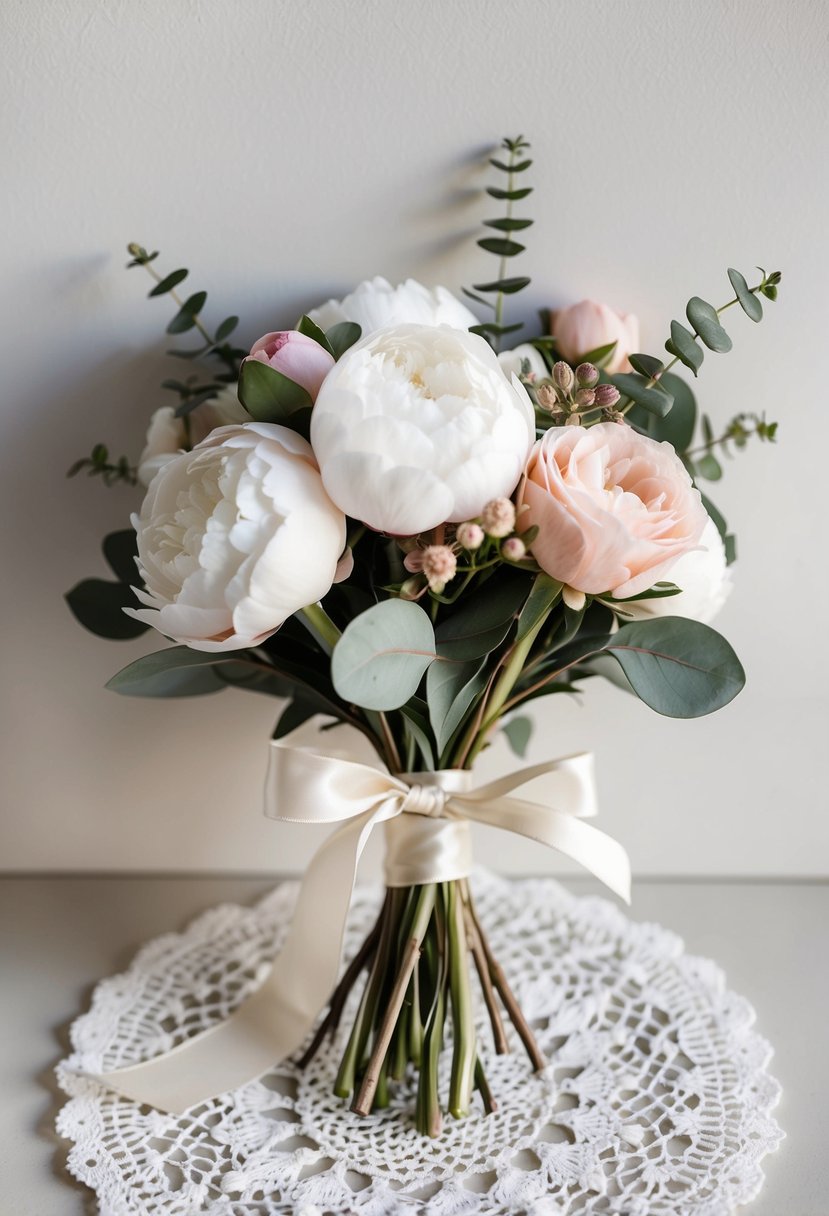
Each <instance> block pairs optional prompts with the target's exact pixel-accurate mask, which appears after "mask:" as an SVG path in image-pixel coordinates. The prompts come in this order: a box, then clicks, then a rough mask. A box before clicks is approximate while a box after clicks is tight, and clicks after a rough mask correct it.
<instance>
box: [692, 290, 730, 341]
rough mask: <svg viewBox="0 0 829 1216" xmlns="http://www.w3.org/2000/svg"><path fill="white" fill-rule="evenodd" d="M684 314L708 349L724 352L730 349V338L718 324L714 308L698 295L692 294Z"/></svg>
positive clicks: (718, 320)
mask: <svg viewBox="0 0 829 1216" xmlns="http://www.w3.org/2000/svg"><path fill="white" fill-rule="evenodd" d="M685 315H686V317H687V318H688V320H689V321H690V323H691V325H692V326H693V327H694V329H695V330H696V332H697V333H698V334H699V336H700V339H701V340H702V341H703V342H704V343H705V345H706V346H707V347H708V349H709V350H713V351H716V352H718V353H719V354H725V353H726V352H727V351H729V350H731V339H730V338H729V336H728V334H727V333H726V332H725V330H724V329H723V327H722V325H720V319H719V316H718V315H717V310H716V308H714V307H713V305H711V304H709V303H708V301H707V300H702V299H700V297H699V296H692V297H691V299H690V300H689V301H688V304H687V306H686V308H685Z"/></svg>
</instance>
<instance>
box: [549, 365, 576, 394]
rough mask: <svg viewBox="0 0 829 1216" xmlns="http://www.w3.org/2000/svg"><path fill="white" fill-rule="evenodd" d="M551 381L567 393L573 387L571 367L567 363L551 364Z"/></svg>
mask: <svg viewBox="0 0 829 1216" xmlns="http://www.w3.org/2000/svg"><path fill="white" fill-rule="evenodd" d="M553 383H554V384H555V385H556V386H557V387H558V388H560V389H561V391H562V392H563V393H569V392H570V389H571V388H572V387H573V369H572V367H570V365H569V363H556V364H554V366H553Z"/></svg>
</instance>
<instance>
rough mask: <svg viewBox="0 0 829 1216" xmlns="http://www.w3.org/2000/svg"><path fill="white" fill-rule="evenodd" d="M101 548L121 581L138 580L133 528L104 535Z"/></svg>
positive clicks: (136, 543)
mask: <svg viewBox="0 0 829 1216" xmlns="http://www.w3.org/2000/svg"><path fill="white" fill-rule="evenodd" d="M101 548H102V549H103V552H104V557H105V558H106V561H107V564H108V566H109V568H110V570H111V571H112V573H113V574H114V575H115V577H116V578H117V579H119V580H120V582H122V583H127V585H129V584H130V583H134V582H136V580H137V578H138V570H137V568H136V565H135V559H136V557H137V555H138V542H137V539H136V535H135V531H134V529H133V528H124V529H123V531H121V532H110V534H109V535H108V536H105V537H104V541H103V544H102V546H101ZM136 623H137V622H136Z"/></svg>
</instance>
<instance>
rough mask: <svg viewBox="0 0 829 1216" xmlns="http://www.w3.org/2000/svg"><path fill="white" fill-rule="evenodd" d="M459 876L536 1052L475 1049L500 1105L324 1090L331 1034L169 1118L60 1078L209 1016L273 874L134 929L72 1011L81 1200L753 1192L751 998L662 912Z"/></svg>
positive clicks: (765, 1126) (333, 1050) (172, 1040)
mask: <svg viewBox="0 0 829 1216" xmlns="http://www.w3.org/2000/svg"><path fill="white" fill-rule="evenodd" d="M473 889H474V894H475V899H476V903H477V906H478V909H479V912H480V915H481V917H482V919H483V921H484V923H485V925H486V928H487V932H488V935H489V938H490V941H491V943H492V946H493V949H494V950H495V953H496V955H497V956H498V957H499V958H500V960H501V961H502V963H503V964H504V967H505V969H506V971H507V973H508V976H509V980H510V983H511V984H512V985H513V987H514V989H515V990H516V993H517V995H518V997H519V1000H520V1002H521V1005H522V1008H523V1010H524V1012H525V1014H526V1015H527V1016H528V1018H529V1019H530V1021H531V1023H532V1025H533V1026H534V1028H535V1030H536V1034H537V1036H538V1039H539V1042H540V1045H541V1047H542V1049H544V1051H545V1052H546V1054H547V1057H548V1059H549V1060H550V1063H549V1065H548V1067H547V1069H546V1070H545V1071H544V1073H541V1074H536V1075H533V1074H532V1073H531V1072H530V1069H529V1064H528V1061H527V1059H526V1056H525V1055H524V1053H523V1051H522V1050H521V1048H520V1045H518V1044H517V1042H516V1043H515V1048H514V1051H513V1053H512V1054H510V1055H508V1056H501V1057H497V1056H494V1055H488V1057H487V1063H486V1068H487V1074H488V1077H489V1081H490V1085H491V1088H492V1091H493V1094H494V1096H495V1098H496V1099H497V1101H498V1104H499V1105H498V1110H497V1111H496V1112H495V1113H494V1114H492V1115H490V1116H489V1117H484V1115H483V1111H482V1109H481V1108H480V1107H478V1109H477V1111H476V1113H474V1114H473V1115H472V1116H471V1117H470V1118H468V1119H466V1120H464V1121H460V1122H454V1121H453V1120H451V1119H448V1118H447V1120H446V1123H445V1128H444V1133H443V1135H442V1136H441V1137H440V1138H439V1139H437V1140H433V1141H431V1140H428V1139H424V1138H422V1137H420V1136H418V1135H417V1134H416V1132H415V1131H414V1129H413V1127H412V1125H411V1120H410V1112H411V1110H412V1109H413V1103H414V1093H413V1088H412V1089H408V1088H406V1087H405V1086H404V1087H401V1091H398V1092H397V1094H396V1095H395V1096H394V1097H393V1101H392V1106H391V1107H390V1108H389V1109H388V1110H386V1111H382V1112H380V1113H379V1114H375V1115H373V1116H372V1117H370V1118H368V1119H361V1118H359V1117H358V1116H356V1115H352V1114H350V1113H349V1112H348V1109H347V1105H346V1104H345V1103H343V1102H342V1101H340V1100H338V1099H337V1098H335V1097H334V1096H333V1094H332V1093H331V1085H332V1081H333V1077H334V1073H335V1071H336V1068H337V1064H338V1061H339V1053H340V1051H341V1049H342V1047H343V1040H342V1037H340V1038H339V1039H338V1040H337V1041H336V1042H335V1043H334V1044H333V1046H332V1047H329V1048H328V1049H326V1050H323V1051H322V1052H320V1053H319V1055H318V1056H317V1057H316V1058H315V1059H314V1061H313V1063H312V1065H311V1066H310V1067H309V1068H308V1069H306V1070H305V1071H304V1072H300V1071H298V1070H297V1069H296V1068H294V1067H292V1066H291V1065H290V1064H281V1065H279V1066H278V1067H276V1068H274V1069H273V1071H272V1072H271V1073H269V1074H268V1075H267V1076H266V1077H264V1078H263V1079H262V1080H261V1081H256V1082H253V1083H251V1084H249V1085H247V1086H245V1087H244V1088H243V1089H241V1090H238V1091H236V1092H235V1093H233V1094H231V1095H229V1096H226V1097H224V1098H220V1099H217V1100H214V1101H211V1102H208V1103H205V1104H204V1105H202V1106H200V1107H195V1108H193V1109H192V1110H191V1111H190V1112H189V1113H188V1114H187V1115H185V1116H183V1117H180V1118H179V1117H176V1116H171V1115H164V1114H160V1113H159V1112H158V1111H154V1110H150V1109H149V1108H147V1107H139V1106H137V1105H135V1104H134V1103H132V1102H130V1101H128V1100H126V1099H124V1098H120V1097H117V1096H116V1095H114V1094H113V1093H111V1092H109V1091H107V1090H105V1089H104V1088H103V1087H102V1086H100V1085H99V1084H98V1083H97V1082H95V1081H94V1080H92V1079H90V1078H89V1077H86V1076H83V1075H81V1072H82V1071H90V1072H97V1071H100V1070H103V1069H108V1068H117V1067H120V1066H122V1065H125V1064H131V1063H135V1062H137V1061H139V1060H143V1059H146V1058H148V1057H150V1056H153V1055H155V1054H157V1053H158V1052H161V1051H166V1050H168V1049H169V1048H171V1047H173V1046H174V1045H175V1044H177V1043H179V1042H181V1040H182V1039H183V1038H185V1037H187V1036H188V1035H190V1034H192V1033H194V1032H195V1031H198V1030H202V1029H204V1028H206V1027H207V1026H211V1025H213V1024H215V1023H216V1022H217V1021H219V1020H220V1019H222V1018H224V1017H226V1016H227V1014H228V1013H229V1012H230V1011H231V1010H232V1009H233V1007H234V1006H235V1005H236V1004H237V1003H238V1002H239V1001H240V999H241V998H242V997H243V996H245V995H247V993H248V992H249V991H251V990H252V989H253V988H254V987H255V986H256V985H257V983H259V982H261V979H262V977H263V975H264V973H265V972H266V971H267V967H268V960H269V959H270V958H271V957H272V956H273V953H274V951H275V950H276V949H277V948H278V946H279V942H280V940H281V937H282V935H283V933H284V931H285V928H286V924H287V922H288V920H289V918H290V913H291V909H292V906H293V903H294V900H295V898H296V893H297V890H298V884H297V883H295V882H291V883H285V884H283V885H281V886H279V887H278V888H277V889H276V890H275V891H273V892H272V893H271V894H270V895H269V896H267V897H266V898H265V899H264V900H263V901H262V902H261V903H260V904H259V905H258V906H256V907H254V908H241V907H235V906H224V907H219V908H215V909H213V910H212V911H210V912H207V913H206V914H205V915H203V916H201V917H200V918H199V919H198V920H197V921H196V922H195V923H194V924H192V925H191V926H190V928H189V929H188V930H187V931H186V932H185V933H182V934H170V935H167V936H165V937H161V938H158V939H157V940H156V941H153V942H151V943H150V944H149V945H147V946H145V947H144V949H143V950H141V952H140V953H139V954H138V956H137V958H136V959H135V961H134V962H133V964H132V966H131V968H130V970H129V971H128V972H126V974H124V975H120V976H116V977H114V978H113V979H108V980H104V981H103V982H102V983H101V984H99V985H98V987H97V989H96V991H95V995H94V998H93V1001H92V1008H91V1011H90V1012H89V1013H87V1014H85V1015H84V1016H83V1017H80V1018H78V1020H77V1021H76V1022H75V1023H74V1025H73V1027H72V1042H73V1046H74V1049H75V1050H74V1054H73V1055H72V1056H71V1057H70V1058H69V1059H68V1060H65V1061H64V1062H63V1063H62V1064H61V1065H59V1067H58V1078H59V1081H60V1084H61V1086H62V1088H63V1089H64V1090H65V1092H66V1093H67V1094H69V1095H70V1098H71V1101H70V1102H69V1103H68V1104H67V1105H66V1106H65V1107H64V1108H63V1110H62V1111H61V1112H60V1114H59V1116H58V1124H57V1126H58V1131H59V1132H60V1134H61V1135H62V1136H64V1137H65V1138H67V1139H69V1140H71V1141H73V1142H74V1144H73V1147H72V1148H71V1150H70V1152H69V1161H68V1165H69V1169H70V1171H71V1173H72V1174H73V1175H74V1176H75V1177H76V1178H78V1179H80V1180H81V1181H82V1182H84V1183H86V1184H87V1186H89V1187H91V1188H92V1189H93V1190H94V1191H96V1192H97V1195H98V1199H99V1202H100V1212H101V1213H102V1216H201V1214H205V1216H277V1214H278V1216H283V1214H288V1213H298V1214H301V1216H322V1214H323V1213H324V1214H326V1216H327V1214H328V1213H334V1214H337V1216H340V1214H342V1213H355V1214H359V1216H387V1214H389V1213H398V1212H404V1213H409V1212H412V1213H435V1214H440V1216H454V1214H455V1213H467V1212H471V1213H485V1214H487V1216H495V1214H496V1213H498V1214H500V1213H526V1214H527V1216H576V1214H578V1216H726V1214H729V1213H731V1212H732V1211H733V1209H734V1208H735V1207H736V1206H737V1205H739V1204H743V1203H746V1202H748V1201H749V1200H751V1199H752V1198H753V1197H754V1196H755V1195H756V1194H757V1192H758V1191H759V1189H760V1186H761V1184H762V1172H761V1169H760V1161H761V1159H762V1157H763V1156H764V1154H766V1153H768V1152H769V1151H770V1150H772V1149H774V1148H775V1147H776V1146H777V1144H778V1142H779V1140H780V1139H781V1137H782V1133H781V1131H780V1129H779V1128H778V1126H777V1124H776V1122H775V1120H774V1119H773V1117H772V1115H771V1113H770V1112H771V1111H772V1109H773V1107H774V1106H775V1104H776V1102H777V1099H778V1097H779V1086H778V1085H777V1083H776V1082H775V1081H774V1080H772V1079H771V1077H769V1075H768V1074H767V1072H766V1066H767V1063H768V1061H769V1058H770V1056H771V1049H770V1048H769V1046H768V1044H767V1043H765V1042H764V1041H763V1040H762V1039H761V1038H759V1037H758V1036H757V1035H756V1034H755V1033H754V1031H753V1030H752V1029H751V1026H752V1023H753V1021H754V1013H753V1010H752V1009H751V1006H750V1005H749V1004H748V1002H746V1001H745V1000H743V999H742V998H740V997H737V996H735V995H734V994H733V993H730V992H728V991H727V990H726V988H725V985H724V980H723V975H722V973H721V971H720V970H719V969H718V968H717V967H716V966H715V965H714V964H713V963H711V962H709V961H707V960H704V959H698V958H691V957H689V956H688V955H686V954H684V953H683V946H682V942H681V941H680V940H679V938H677V937H676V936H675V935H674V934H672V933H669V932H666V930H664V929H662V928H660V927H659V926H657V925H648V924H635V923H633V922H631V921H629V920H627V918H626V917H625V916H623V915H622V913H621V912H620V911H619V910H618V909H617V908H616V907H615V906H614V905H613V904H611V903H610V902H608V901H607V900H603V899H594V898H576V897H573V896H571V895H569V894H568V893H567V892H566V891H564V890H563V888H561V887H560V886H559V885H558V884H557V883H554V882H552V881H550V880H527V881H521V882H507V881H504V880H501V879H497V878H495V877H493V876H491V875H488V874H480V873H479V874H478V875H477V876H476V878H475V880H474V881H473ZM377 906H378V892H377V891H373V890H369V891H365V890H361V891H358V892H357V893H356V894H355V898H354V904H353V909H352V914H351V919H350V925H349V931H348V939H347V947H346V953H347V955H350V954H351V953H353V951H354V950H355V949H356V948H357V946H358V945H359V942H360V941H361V940H362V937H363V935H364V934H365V932H366V931H367V930H368V928H369V927H370V925H371V923H372V921H373V918H374V916H375V915H376V911H377ZM353 997H356V994H353ZM352 1011H353V1006H352ZM484 1019H485V1014H484V1015H483V1017H482V1021H481V1034H482V1038H483V1042H484V1044H488V1043H489V1026H488V1024H486V1023H485V1021H484ZM348 1024H349V1017H348V1011H347V1013H346V1016H345V1017H344V1019H343V1026H344V1027H345V1026H347V1025H348ZM447 1076H448V1071H447V1069H444V1070H443V1072H442V1077H443V1082H444V1085H445V1082H446V1078H447ZM477 1101H479V1100H478V1099H477V1098H476V1102H477Z"/></svg>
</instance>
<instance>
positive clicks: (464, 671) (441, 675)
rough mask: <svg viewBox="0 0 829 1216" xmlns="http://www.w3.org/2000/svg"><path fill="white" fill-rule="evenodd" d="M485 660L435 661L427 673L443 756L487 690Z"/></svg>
mask: <svg viewBox="0 0 829 1216" xmlns="http://www.w3.org/2000/svg"><path fill="white" fill-rule="evenodd" d="M484 667H485V661H484V660H482V659H472V660H470V661H468V662H466V663H459V662H451V661H450V662H440V663H432V665H431V667H430V668H429V670H428V671H427V673H426V700H427V702H428V705H429V722H430V725H431V727H432V730H433V732H434V736H435V742H436V743H437V750H438V755H442V754H443V752H444V749H445V748H446V745H447V743H448V742H449V740H450V739H451V738H452V735H453V734H454V733H455V731H456V730H457V729H458V727H459V726H460V724H461V722H462V721H463V719H464V716H465V714H466V713H467V711H468V710H469V708H470V707H471V706H472V704H473V703H474V702H475V701H476V700H477V698H478V697H479V696H480V695H481V693H482V692H483V690H484V688H485V686H486V682H487V675H486V672H485V670H484Z"/></svg>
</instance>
